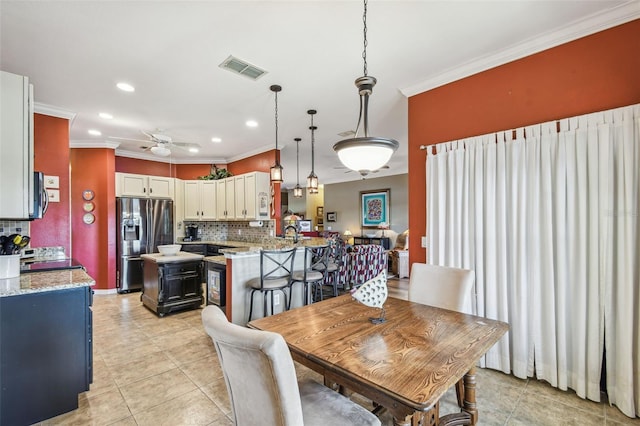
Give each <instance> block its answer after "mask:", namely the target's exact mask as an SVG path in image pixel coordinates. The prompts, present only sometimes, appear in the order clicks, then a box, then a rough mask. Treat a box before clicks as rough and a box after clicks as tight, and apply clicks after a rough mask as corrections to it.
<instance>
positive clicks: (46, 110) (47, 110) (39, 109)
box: [33, 102, 76, 121]
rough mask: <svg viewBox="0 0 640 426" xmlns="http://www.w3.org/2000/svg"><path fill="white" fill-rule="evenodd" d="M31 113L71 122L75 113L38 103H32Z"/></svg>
mask: <svg viewBox="0 0 640 426" xmlns="http://www.w3.org/2000/svg"><path fill="white" fill-rule="evenodd" d="M33 112H35V113H38V114H44V115H50V116H52V117H58V118H64V119H67V120H69V121H73V120H74V119H75V118H76V113H75V112H73V111H69V110H67V109H63V108H59V107H56V106H53V105H47V104H43V103H40V102H34V103H33Z"/></svg>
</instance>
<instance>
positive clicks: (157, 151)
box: [151, 145, 171, 157]
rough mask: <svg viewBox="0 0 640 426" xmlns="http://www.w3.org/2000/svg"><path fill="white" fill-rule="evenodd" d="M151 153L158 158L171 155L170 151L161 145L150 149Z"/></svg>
mask: <svg viewBox="0 0 640 426" xmlns="http://www.w3.org/2000/svg"><path fill="white" fill-rule="evenodd" d="M151 153H152V154H153V155H157V156H159V157H167V156H169V155H170V154H171V150H170V149H169V148H167V147H165V146H162V145H156V146H152V147H151Z"/></svg>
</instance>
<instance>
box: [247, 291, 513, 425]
mask: <svg viewBox="0 0 640 426" xmlns="http://www.w3.org/2000/svg"><path fill="white" fill-rule="evenodd" d="M384 308H385V313H386V315H385V316H386V322H384V323H382V324H373V323H372V322H371V321H370V318H377V317H379V315H380V309H379V308H370V307H367V306H365V305H362V304H360V303H359V302H357V301H356V300H354V299H353V298H352V297H351V296H350V295H348V294H347V295H343V296H339V297H334V298H331V299H326V300H324V301H322V302H318V303H314V304H311V305H306V306H302V307H300V308H296V309H292V310H290V311H285V312H282V313H280V314H277V315H273V316H270V317H266V318H261V319H257V320H254V321H251V322H250V323H249V324H248V326H249V327H251V328H254V329H258V330H268V331H272V332H276V333H278V334H280V335H282V336H283V337H284V339H285V341H286V342H287V344H288V346H289V349H290V351H291V354H292V357H293V359H294V360H296V361H297V362H299V363H301V364H303V365H305V366H307V367H309V368H311V369H313V370H314V371H316V372H318V373H320V374H322V375H323V376H324V378H325V383H336V384H338V385H340V387H341V388H342V389H348V390H349V391H352V392H357V393H359V394H361V395H362V396H364V397H366V398H369V399H370V400H371V401H373V403H374V404H375V405H376V406H379V407H384V408H385V409H387V410H388V411H389V412H390V413H391V414H392V415H393V418H394V424H395V425H409V424H411V422H412V419H418V418H420V419H422V420H421V424H426V425H463V424H471V425H475V424H476V423H477V421H478V409H477V407H476V395H475V393H476V392H475V391H476V389H475V384H476V382H475V366H476V362H477V361H478V360H479V359H480V357H482V355H484V354H485V353H486V352H487V351H488V350H489V349H490V348H491V347H492V346H493V345H494V344H495V343H496V342H497V341H498V340H500V338H501V337H502V336H503V335H504V334H505V333H506V332H507V331H508V329H509V326H508V324H506V323H504V322H501V321H495V320H491V319H487V318H483V317H477V316H473V315H466V314H463V313H459V312H454V311H449V310H446V309H440V308H436V307H433V306H428V305H422V304H419V303H414V302H409V301H406V300H401V299H396V298H393V297H389V298H388V299H387V300H386V302H385V304H384ZM463 377H464V392H463V395H464V397H463V403H462V407H461V411H460V412H459V413H453V414H449V415H447V416H443V417H442V418H440V417H439V413H438V409H439V400H440V398H441V397H442V396H443V395H444V393H445V392H446V391H447V390H448V389H449V388H451V387H452V386H453V385H455V384H456V383H457V382H458V381H459V380H460V379H462V378H463ZM414 422H415V420H414Z"/></svg>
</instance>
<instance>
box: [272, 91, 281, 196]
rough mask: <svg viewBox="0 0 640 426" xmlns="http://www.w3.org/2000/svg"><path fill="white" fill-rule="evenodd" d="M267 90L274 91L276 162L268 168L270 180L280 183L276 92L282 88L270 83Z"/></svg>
mask: <svg viewBox="0 0 640 426" xmlns="http://www.w3.org/2000/svg"><path fill="white" fill-rule="evenodd" d="M269 90H271V91H272V92H273V93H275V98H276V151H275V154H276V163H275V164H274V165H273V166H271V169H270V171H269V172H270V175H271V182H273V183H282V179H283V178H282V166H281V165H280V161H279V160H278V154H279V153H278V92H280V91H281V90H282V87H281V86H278V85H277V84H274V85H272V86H271V87H269Z"/></svg>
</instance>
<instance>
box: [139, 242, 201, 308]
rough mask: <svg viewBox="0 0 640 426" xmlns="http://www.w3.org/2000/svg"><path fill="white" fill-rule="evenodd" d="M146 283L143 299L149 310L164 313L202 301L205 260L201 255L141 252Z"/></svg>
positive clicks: (199, 303)
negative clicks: (163, 254)
mask: <svg viewBox="0 0 640 426" xmlns="http://www.w3.org/2000/svg"><path fill="white" fill-rule="evenodd" d="M142 258H143V259H144V286H143V289H142V294H141V295H140V300H141V301H142V303H143V304H144V306H146V307H147V308H149V309H150V310H152V311H153V312H155V313H156V314H158V316H161V317H163V316H164V315H165V314H167V313H170V312H174V311H178V310H183V309H195V308H198V307H199V306H201V305H202V303H203V301H204V298H203V294H202V282H203V277H204V275H203V262H202V258H203V256H201V255H195V254H187V253H184V255H183V256H180V257H178V256H166V257H164V258H163V257H162V256H158V255H155V254H150V255H142Z"/></svg>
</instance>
